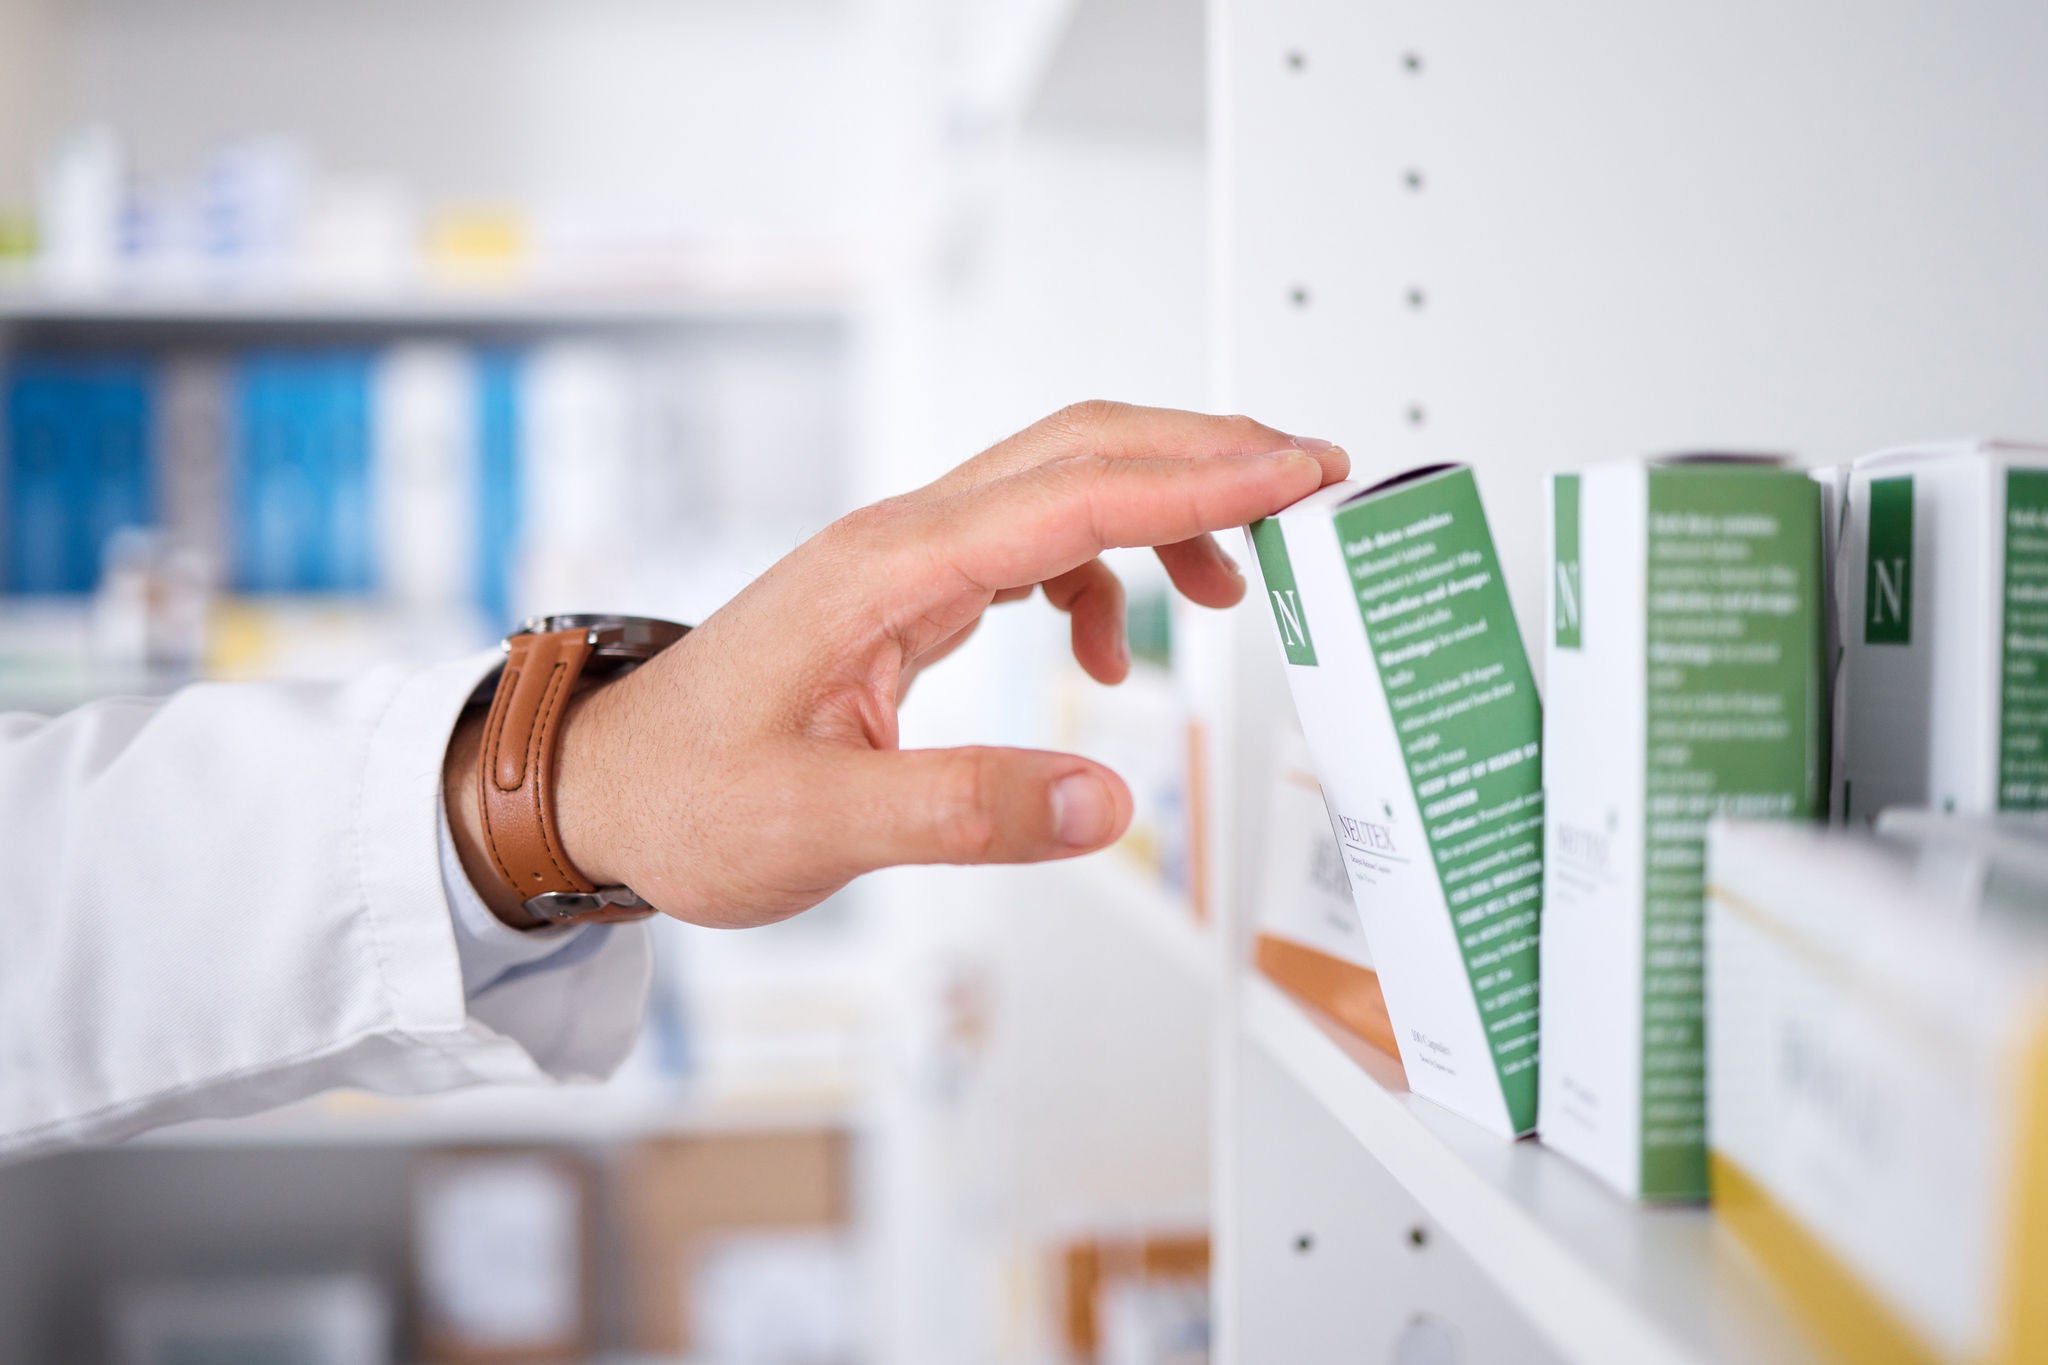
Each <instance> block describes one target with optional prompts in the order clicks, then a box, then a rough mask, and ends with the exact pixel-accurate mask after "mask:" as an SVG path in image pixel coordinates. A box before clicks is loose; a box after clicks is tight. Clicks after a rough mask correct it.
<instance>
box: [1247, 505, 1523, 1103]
mask: <svg viewBox="0 0 2048 1365" xmlns="http://www.w3.org/2000/svg"><path fill="white" fill-rule="evenodd" d="M1248 534H1249V536H1250V540H1251V547H1252V552H1253V556H1254V558H1255V559H1256V560H1257V562H1258V568H1259V576H1260V579H1261V581H1262V583H1263V587H1264V592H1265V596H1266V602H1267V606H1268V607H1269V609H1270V614H1271V616H1272V618H1273V624H1274V628H1275V630H1276V631H1277V633H1278V636H1279V643H1280V649H1281V653H1282V654H1283V655H1284V656H1285V659H1286V662H1287V670H1286V672H1287V681H1288V685H1289V687H1290V688H1291V689H1292V691H1293V694H1294V705H1295V710H1296V712H1297V713H1298V714H1299V716H1300V718H1301V728H1302V731H1303V733H1304V734H1305V735H1306V736H1307V737H1308V745H1309V750H1310V753H1311V754H1312V755H1313V756H1314V759H1315V766H1316V773H1317V776H1318V777H1319V778H1321V780H1322V790H1323V795H1324V797H1325V798H1326V799H1327V801H1328V804H1329V813H1330V821H1331V824H1332V825H1333V826H1334V829H1335V833H1336V835H1337V837H1338V839H1339V841H1340V843H1341V845H1342V851H1343V859H1344V866H1345V868H1346V869H1347V871H1348V874H1349V877H1350V881H1351V889H1352V895H1353V899H1354V900H1355V902H1356V904H1357V908H1358V915H1359V919H1360V921H1361V922H1362V923H1363V925H1364V928H1365V937H1366V940H1367V942H1368V943H1370V944H1371V948H1372V961H1373V964H1374V966H1375V967H1376V968H1377V969H1378V972H1379V980H1380V984H1381V987H1382V989H1383V990H1384V993H1385V995H1386V1002H1387V1010H1388V1013H1389V1014H1390V1015H1391V1016H1392V1020H1393V1025H1394V1031H1395V1035H1396V1039H1397V1042H1398V1045H1399V1050H1400V1055H1401V1062H1402V1065H1403V1067H1404V1069H1405V1070H1406V1071H1407V1073H1408V1082H1409V1085H1410V1086H1411V1087H1412V1088H1413V1089H1414V1091H1415V1093H1416V1094H1418V1095H1422V1096H1425V1097H1426V1098H1429V1099H1432V1100H1435V1101H1436V1102H1437V1103H1439V1104H1442V1105H1444V1106H1445V1107H1446V1108H1449V1109H1452V1110H1455V1111H1457V1112H1458V1113H1460V1114H1463V1115H1465V1116H1466V1117H1467V1118H1470V1119H1472V1120H1473V1121H1474V1122H1477V1123H1479V1124H1480V1125H1482V1126H1484V1127H1485V1128H1487V1129H1489V1130H1490V1131H1492V1132H1495V1133H1498V1134H1501V1135H1503V1136H1514V1135H1517V1134H1520V1133H1525V1132H1528V1131H1529V1130H1530V1129H1531V1128H1533V1127H1534V1126H1535V1123H1536V1074H1535V1068H1536V1052H1537V1049H1536V937H1537V921H1538V916H1539V912H1540V908H1541V896H1542V881H1541V877H1542V815H1543V790H1542V781H1541V779H1542V770H1541V765H1540V764H1539V762H1538V761H1537V760H1538V742H1539V735H1540V730H1541V727H1542V715H1541V710H1540V707H1539V705H1538V701H1537V696H1536V688H1535V683H1534V680H1533V679H1532V678H1531V677H1530V673H1529V660H1528V655H1527V653H1526V652H1525V651H1524V649H1523V647H1522V635H1521V631H1520V630H1519V629H1518V628H1517V627H1516V624H1515V616H1514V610H1513V608H1512V606H1511V605H1510V604H1509V602H1508V595H1507V588H1506V585H1505V584H1504V583H1503V582H1502V581H1501V573H1500V563H1499V560H1498V557H1497V556H1496V554H1495V552H1494V545H1493V535H1492V532H1491V530H1490V529H1489V528H1488V525H1487V520H1486V512H1485V509H1484V508H1483V507H1482V506H1481V505H1480V500H1479V488H1478V485H1477V483H1476V482H1475V481H1474V480H1473V477H1472V471H1471V470H1470V469H1468V468H1466V467H1465V466H1462V465H1431V466H1427V467H1425V468H1421V469H1416V470H1413V471H1410V472H1409V473H1406V474H1402V475H1398V476H1396V477H1394V478H1392V479H1388V480H1386V481H1385V482H1382V483H1379V484H1374V485H1371V486H1369V487H1368V486H1365V485H1362V484H1359V483H1341V484H1335V485H1332V486H1331V487H1329V488H1325V489H1323V490H1322V491H1321V492H1319V493H1316V494H1313V495H1311V496H1309V497H1307V498H1304V499H1302V500H1301V501H1300V502H1298V503H1296V504H1294V506H1292V507H1290V508H1288V509H1287V510H1286V511H1284V512H1281V513H1280V514H1279V515H1278V516H1274V517H1270V518H1268V519H1266V520H1264V521H1261V522H1258V523H1256V524H1255V525H1254V526H1253V527H1252V528H1251V529H1250V531H1249V533H1248Z"/></svg>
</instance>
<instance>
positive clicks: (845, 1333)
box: [617, 1129, 858, 1365]
mask: <svg viewBox="0 0 2048 1365" xmlns="http://www.w3.org/2000/svg"><path fill="white" fill-rule="evenodd" d="M850 1159H851V1157H850V1149H849V1144H848V1141H847V1138H846V1135H845V1134H844V1133H842V1132H839V1131H837V1130H834V1129H818V1130H814V1131H807V1132H806V1131H795V1132H759V1133H754V1132H733V1133H720V1134H707V1135H702V1136H691V1137H677V1138H665V1139H660V1140H655V1141H648V1142H643V1143H640V1144H638V1145H636V1146H634V1147H632V1148H629V1149H628V1150H627V1151H626V1152H625V1154H624V1161H623V1164H622V1167H621V1170H620V1175H619V1182H618V1186H617V1198H618V1207H617V1215H618V1218H619V1221H620V1225H621V1227H622V1228H623V1235H624V1238H625V1242H624V1248H625V1261H626V1264H627V1265H628V1266H629V1267H630V1268H631V1284H630V1291H631V1293H630V1302H629V1306H628V1308H629V1311H628V1315H627V1316H628V1325H627V1344H628V1345H629V1346H630V1348H631V1349H632V1350H633V1351H635V1352H639V1353H645V1354H648V1355H660V1356H667V1357H676V1356H682V1355H685V1354H690V1355H692V1357H693V1358H697V1357H699V1356H701V1358H703V1359H707V1360H719V1361H731V1362H734V1365H769V1363H770V1362H774V1363H775V1365H781V1362H785V1361H802V1362H806V1365H837V1362H843V1361H850V1360H851V1359H852V1358H853V1357H854V1355H855V1354H856V1350H855V1341H856V1340H857V1334H858V1323H857V1322H856V1321H855V1319H856V1318H857V1316H858V1314H857V1312H856V1311H855V1307H854V1293H855V1285H854V1283H853V1279H854V1273H853V1265H852V1258H853V1251H852V1247H851V1242H850V1230H851V1219H852V1199H851V1181H852V1171H851V1167H850V1164H849V1163H850Z"/></svg>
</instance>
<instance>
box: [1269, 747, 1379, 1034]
mask: <svg viewBox="0 0 2048 1365" xmlns="http://www.w3.org/2000/svg"><path fill="white" fill-rule="evenodd" d="M1281 728H1282V733H1281V734H1280V736H1279V739H1278V741H1277V745H1276V747H1277V748H1278V750H1279V752H1278V753H1276V754H1275V755H1274V757H1275V760H1276V762H1275V764H1274V771H1273V774H1272V776H1271V778H1270V779H1269V781H1268V784H1267V792H1266V820H1265V843H1264V845H1263V846H1262V847H1261V848H1260V850H1259V866H1260V869H1261V872H1260V882H1259V902H1258V908H1259V924H1258V931H1257V933H1256V934H1255V935H1254V937H1253V939H1252V961H1253V963H1254V964H1255V965H1256V966H1257V967H1258V969H1259V971H1260V972H1261V973H1262V974H1263V975H1264V976H1265V977H1266V979H1267V980H1269V981H1271V982H1273V983H1274V984H1275V985H1277V986H1279V987H1280V988H1281V989H1283V990H1285V991H1287V992H1288V993H1289V994H1291V995H1293V996H1294V997H1295V998H1296V999H1298V1000H1302V1001H1305V1002H1307V1003H1308V1004H1310V1005H1313V1006H1315V1007H1316V1008H1317V1009H1319V1010H1321V1011H1322V1012H1323V1013H1325V1014H1327V1015H1329V1016H1330V1017H1331V1018H1332V1019H1334V1020H1336V1021H1337V1022H1338V1023H1339V1024H1342V1025H1343V1026H1344V1027H1345V1028H1346V1029H1348V1030H1349V1031H1350V1032H1351V1033H1353V1034H1355V1035H1356V1036H1358V1037H1360V1038H1363V1039H1364V1040H1365V1041H1366V1042H1368V1043H1371V1044H1372V1045H1373V1046H1374V1047H1376V1048H1379V1049H1380V1050H1381V1051H1383V1052H1388V1053H1396V1054H1398V1052H1399V1051H1400V1049H1399V1048H1398V1047H1397V1046H1396V1045H1395V1042H1394V1025H1393V1021H1392V1020H1391V1019H1390V1018H1389V1017H1388V1015H1387V997H1386V995H1385V993H1384V992H1383V991H1382V990H1381V988H1380V977H1379V973H1378V972H1377V971H1376V970H1374V968H1373V965H1372V950H1371V949H1370V948H1369V947H1367V946H1366V941H1365V926H1364V925H1363V924H1361V923H1359V919H1358V906H1357V905H1356V904H1355V903H1354V902H1353V901H1352V899H1351V877H1350V874H1349V873H1347V872H1346V871H1345V870H1344V848H1343V845H1342V844H1341V843H1339V842H1338V839H1337V834H1336V830H1335V828H1334V827H1333V826H1332V824H1331V822H1330V814H1329V810H1328V808H1327V807H1326V806H1325V805H1324V803H1323V789H1322V787H1321V786H1320V785H1319V784H1318V783H1317V782H1316V775H1315V770H1314V760H1313V759H1312V758H1310V756H1309V752H1308V741H1307V740H1306V739H1305V738H1303V737H1302V733H1301V729H1300V727H1299V726H1298V725H1296V724H1295V723H1294V717H1293V716H1287V717H1284V718H1283V720H1282V725H1281Z"/></svg>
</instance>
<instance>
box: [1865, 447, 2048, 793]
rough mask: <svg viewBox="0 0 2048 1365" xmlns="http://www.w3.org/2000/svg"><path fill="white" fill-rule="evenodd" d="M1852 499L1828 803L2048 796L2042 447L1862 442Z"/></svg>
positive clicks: (2046, 526) (2047, 575)
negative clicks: (1869, 446)
mask: <svg viewBox="0 0 2048 1365" xmlns="http://www.w3.org/2000/svg"><path fill="white" fill-rule="evenodd" d="M1847 511H1848V515H1847V520H1846V522H1845V525H1844V528H1843V535H1842V547H1841V569H1840V581H1841V592H1842V625H1843V636H1844V639H1843V646H1844V652H1843V658H1842V671H1841V678H1840V680H1839V686H1840V688H1841V694H1842V702H1841V715H1842V722H1843V723H1842V727H1841V734H1840V735H1839V736H1838V739H1839V743H1838V744H1837V746H1836V755H1837V756H1836V761H1835V782H1834V793H1833V798H1834V799H1833V805H1834V808H1835V810H1836V811H1838V812H1840V814H1841V818H1842V819H1844V820H1846V821H1855V822H1861V823H1865V824H1867V823H1868V822H1869V821H1870V820H1872V819H1874V818H1875V817H1876V815H1877V814H1878V812H1879V811H1881V810H1883V809H1884V808H1885V807H1887V806H1895V805H1896V806H1926V807H1929V808H1932V809H1935V810H1944V811H1953V812H1958V813H1961V814H1969V815H1982V814H1989V813H1991V812H1993V811H2001V810H2043V809H2048V449H2044V448H2042V447H2039V446H2026V445H2014V444H2008V443H2004V442H1997V441H1961V442H1952V443H1948V444H1943V445H1930V446H1918V447H1910V448H1902V449H1898V450H1887V451H1882V452H1880V453H1878V454H1875V455H1867V456H1865V457H1864V458H1862V459H1860V460H1858V461H1856V463H1855V465H1854V466H1853V467H1852V469H1851V472H1850V479H1849V492H1848V508H1847Z"/></svg>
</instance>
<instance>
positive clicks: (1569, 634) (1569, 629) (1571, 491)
mask: <svg viewBox="0 0 2048 1365" xmlns="http://www.w3.org/2000/svg"><path fill="white" fill-rule="evenodd" d="M1550 516H1551V535H1550V544H1551V554H1550V559H1551V566H1550V580H1551V581H1550V621H1551V638H1552V639H1553V640H1555V641H1556V643H1557V647H1558V648H1559V649H1577V648H1578V647H1579V610H1580V607H1581V605H1582V604H1583V602H1584V599H1583V598H1582V597H1581V596H1580V594H1579V476H1578V475H1576V474H1557V475H1553V476H1552V478H1551V480H1550Z"/></svg>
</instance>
